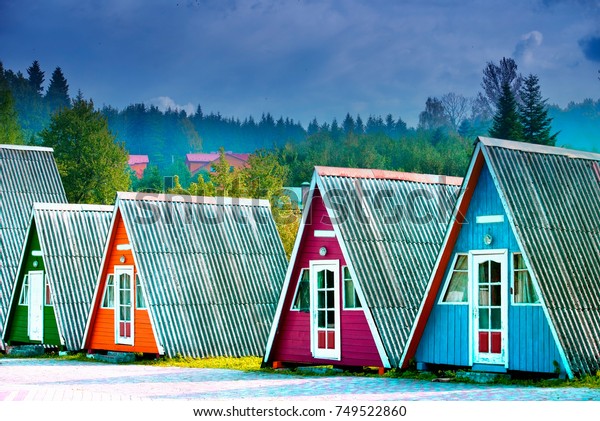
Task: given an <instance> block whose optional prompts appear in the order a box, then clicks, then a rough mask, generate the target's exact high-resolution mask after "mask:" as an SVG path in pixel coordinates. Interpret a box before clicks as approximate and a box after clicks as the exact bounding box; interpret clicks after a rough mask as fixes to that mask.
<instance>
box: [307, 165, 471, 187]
mask: <svg viewBox="0 0 600 421" xmlns="http://www.w3.org/2000/svg"><path fill="white" fill-rule="evenodd" d="M315 171H316V172H317V174H318V175H319V176H321V177H327V176H329V177H348V178H371V179H377V180H398V181H410V182H415V183H425V184H445V185H456V186H460V185H461V184H462V181H463V178H462V177H454V176H448V175H441V174H419V173H411V172H403V171H392V170H380V169H374V168H345V167H328V166H315Z"/></svg>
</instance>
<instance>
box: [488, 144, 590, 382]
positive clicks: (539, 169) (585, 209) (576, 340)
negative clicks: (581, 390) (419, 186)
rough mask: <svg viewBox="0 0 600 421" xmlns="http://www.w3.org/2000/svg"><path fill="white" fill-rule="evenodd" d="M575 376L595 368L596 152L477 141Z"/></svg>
mask: <svg viewBox="0 0 600 421" xmlns="http://www.w3.org/2000/svg"><path fill="white" fill-rule="evenodd" d="M479 140H480V142H481V144H482V145H483V151H484V153H485V156H486V158H487V162H488V164H489V166H490V169H491V171H492V174H493V175H494V177H495V179H496V180H497V182H498V185H499V188H500V190H501V194H502V195H503V197H504V201H505V203H506V206H507V207H508V210H507V211H508V213H509V215H510V216H511V217H512V220H513V223H514V229H515V231H516V232H515V234H516V236H517V238H518V240H519V241H520V244H521V246H522V247H523V252H524V253H525V255H526V256H527V257H528V259H529V264H530V270H531V271H532V273H533V275H534V277H535V278H536V279H537V281H538V284H539V286H540V289H541V293H542V298H543V300H544V302H545V305H546V308H547V311H548V314H549V317H550V319H551V322H552V324H553V325H554V327H555V329H556V333H557V336H558V340H559V342H560V345H561V346H562V348H563V349H564V352H565V354H566V359H567V361H568V364H569V365H570V367H571V370H572V371H573V372H574V373H581V374H585V373H588V374H595V373H596V372H597V371H598V370H600V180H599V179H598V176H597V168H598V165H599V164H600V154H594V153H589V152H580V151H572V150H564V149H562V148H555V147H547V146H545V147H540V146H537V145H530V144H524V143H520V142H511V141H506V140H497V139H488V138H480V139H479Z"/></svg>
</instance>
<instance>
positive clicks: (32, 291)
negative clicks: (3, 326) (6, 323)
mask: <svg viewBox="0 0 600 421" xmlns="http://www.w3.org/2000/svg"><path fill="white" fill-rule="evenodd" d="M27 274H28V275H29V288H28V290H27V294H28V295H29V298H28V300H27V337H28V338H29V340H30V341H40V342H41V343H44V301H45V295H46V279H45V278H46V277H45V276H44V271H43V270H30V271H29V272H27ZM33 275H35V277H34V276H33ZM39 278H41V280H40V279H39ZM33 279H36V282H35V283H34V282H32V281H33ZM40 284H41V287H40ZM34 285H36V288H34ZM34 295H37V299H38V300H39V304H40V305H41V308H40V309H39V319H33V317H32V313H33V311H35V310H37V309H35V310H33V305H36V304H38V301H34V300H33V299H32V298H33V296H34ZM35 312H36V313H38V311H35ZM32 320H35V321H37V322H38V323H35V325H34V324H33V323H32ZM34 328H39V329H40V330H39V332H38V331H37V330H34ZM34 333H36V334H37V333H39V335H40V336H39V338H38V337H32V334H34Z"/></svg>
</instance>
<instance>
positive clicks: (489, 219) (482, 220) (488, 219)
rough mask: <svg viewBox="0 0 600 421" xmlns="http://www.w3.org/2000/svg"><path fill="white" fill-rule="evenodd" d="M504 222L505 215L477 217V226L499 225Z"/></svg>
mask: <svg viewBox="0 0 600 421" xmlns="http://www.w3.org/2000/svg"><path fill="white" fill-rule="evenodd" d="M502 222H504V215H480V216H476V217H475V223H476V224H498V223H502Z"/></svg>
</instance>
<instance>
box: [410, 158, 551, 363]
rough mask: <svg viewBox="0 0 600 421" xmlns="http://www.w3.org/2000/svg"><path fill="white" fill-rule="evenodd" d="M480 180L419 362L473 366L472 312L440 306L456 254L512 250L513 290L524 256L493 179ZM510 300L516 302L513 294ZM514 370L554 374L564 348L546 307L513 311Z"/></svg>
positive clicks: (510, 359)
mask: <svg viewBox="0 0 600 421" xmlns="http://www.w3.org/2000/svg"><path fill="white" fill-rule="evenodd" d="M472 176H473V177H477V176H478V181H477V185H476V187H475V190H474V192H473V196H472V198H471V201H470V203H469V204H468V208H467V211H466V212H465V221H464V224H462V225H461V226H460V232H459V234H458V237H457V239H456V242H455V244H454V246H453V250H452V254H451V256H450V259H449V260H448V262H449V264H448V265H446V267H445V268H443V270H444V277H443V283H442V285H441V287H440V288H439V291H438V294H437V296H436V297H435V300H436V301H435V305H434V306H433V309H432V312H431V314H430V316H429V320H428V321H427V325H426V327H425V330H424V333H423V336H422V338H421V341H420V343H419V345H418V348H417V352H416V354H415V359H416V361H417V362H424V363H431V364H444V365H456V366H467V365H468V361H469V353H470V352H471V350H470V349H469V311H468V310H469V306H468V304H464V305H456V304H453V305H448V304H438V303H439V299H440V296H441V294H443V292H444V288H445V282H446V280H447V276H448V271H449V270H450V267H449V266H450V265H451V264H452V263H453V261H454V256H455V255H456V253H468V252H469V251H470V250H485V249H508V252H509V256H508V287H509V291H510V287H511V286H512V253H519V252H520V249H519V247H518V245H517V241H516V238H515V236H514V233H513V231H512V229H511V227H510V224H509V222H508V218H507V215H506V213H505V211H504V208H503V206H502V202H501V201H500V196H499V194H498V192H497V191H496V188H495V185H494V182H493V179H492V176H491V174H490V172H489V170H488V168H487V165H484V166H483V168H482V169H481V173H480V174H479V175H478V174H476V173H475V172H474V173H473V175H472ZM484 215H503V216H504V222H502V223H488V224H477V223H476V222H475V221H476V217H477V216H484ZM487 233H489V234H491V235H492V237H493V241H492V244H491V245H489V246H486V245H485V244H484V243H483V236H484V235H485V234H487ZM508 299H509V300H511V296H510V292H509V296H508ZM507 346H508V353H509V355H508V364H509V366H508V369H509V370H517V371H529V372H554V370H555V367H554V364H553V361H560V358H559V357H558V348H557V347H556V343H555V342H554V338H553V337H552V335H551V333H550V327H549V325H548V321H547V319H546V317H545V315H544V312H543V310H542V308H541V306H539V305H538V306H515V305H512V304H510V303H509V307H508V343H507Z"/></svg>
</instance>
